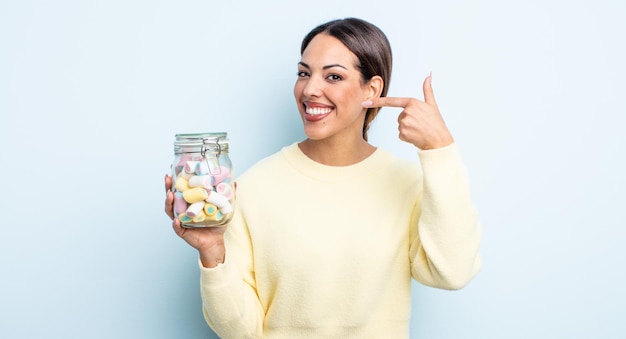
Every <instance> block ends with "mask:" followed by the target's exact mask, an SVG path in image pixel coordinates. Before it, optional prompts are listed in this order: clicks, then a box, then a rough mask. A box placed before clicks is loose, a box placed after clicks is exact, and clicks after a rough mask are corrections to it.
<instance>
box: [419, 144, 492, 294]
mask: <svg viewBox="0 0 626 339" xmlns="http://www.w3.org/2000/svg"><path fill="white" fill-rule="evenodd" d="M419 157H420V162H421V164H422V171H423V191H422V195H421V197H420V198H418V201H417V203H416V206H415V210H414V213H413V216H412V226H411V230H410V237H411V245H410V246H411V247H410V256H411V274H412V276H413V278H414V279H415V280H417V281H418V282H420V283H422V284H424V285H427V286H432V287H436V288H442V289H449V290H456V289H460V288H463V287H464V286H465V285H467V284H468V283H469V281H470V280H471V279H472V278H473V277H474V276H475V275H476V274H477V273H478V272H479V271H480V268H481V257H480V253H479V248H480V238H481V225H480V222H479V220H478V213H477V212H476V210H475V208H474V206H473V205H472V202H471V198H470V189H469V182H468V178H467V172H466V169H465V166H464V164H463V162H462V160H461V156H460V154H459V150H458V147H457V144H455V143H453V144H452V145H449V146H446V147H442V148H438V149H433V150H426V151H420V152H419Z"/></svg>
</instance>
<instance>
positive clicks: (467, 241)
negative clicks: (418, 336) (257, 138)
mask: <svg viewBox="0 0 626 339" xmlns="http://www.w3.org/2000/svg"><path fill="white" fill-rule="evenodd" d="M418 154H419V160H420V161H419V162H417V161H415V162H409V161H406V160H401V159H398V158H396V157H394V156H393V155H391V154H390V153H388V152H386V151H383V150H382V149H380V148H379V149H377V150H376V151H375V152H374V153H373V154H372V155H371V156H370V157H368V158H367V159H365V160H364V161H362V162H360V163H357V164H355V165H351V166H345V167H332V166H325V165H322V164H319V163H316V162H314V161H312V160H311V159H309V158H308V157H307V156H306V155H304V154H303V153H302V152H301V151H300V149H299V147H298V146H297V144H296V143H294V144H292V145H290V146H287V147H285V148H283V149H282V150H281V151H280V152H278V153H276V154H274V155H272V156H269V157H267V158H265V159H263V160H261V161H259V162H258V163H257V164H255V165H254V166H252V167H251V168H250V169H249V170H248V171H246V172H245V173H244V174H243V175H241V176H240V177H239V178H238V180H237V202H236V210H237V211H236V215H235V217H234V219H233V221H232V222H231V224H230V226H229V228H228V230H227V232H226V238H225V239H226V262H225V263H224V264H221V265H219V266H217V267H215V268H212V269H207V268H203V267H202V266H201V268H200V270H201V278H200V280H201V281H200V285H201V294H202V302H203V311H204V316H205V319H206V320H207V323H208V324H209V325H210V326H211V328H213V330H214V331H215V332H216V333H217V334H218V335H219V336H220V337H222V338H235V339H241V338H289V339H294V338H324V339H328V338H342V339H344V338H359V339H363V338H408V336H409V321H410V306H411V297H410V293H411V277H413V278H414V279H416V280H417V281H419V282H420V283H422V284H425V285H428V286H432V287H436V288H442V289H459V288H462V287H463V286H465V285H466V284H467V283H468V282H469V281H470V280H471V279H472V277H474V275H475V274H476V273H478V271H479V270H480V266H481V261H480V255H479V244H480V224H479V221H478V216H477V213H476V211H475V209H474V208H473V205H472V203H471V200H470V192H469V185H468V180H467V175H466V171H465V168H464V165H463V163H462V161H461V157H460V155H459V152H458V148H457V145H456V144H452V145H450V146H447V147H444V148H440V149H436V150H428V151H420V152H419V153H418Z"/></svg>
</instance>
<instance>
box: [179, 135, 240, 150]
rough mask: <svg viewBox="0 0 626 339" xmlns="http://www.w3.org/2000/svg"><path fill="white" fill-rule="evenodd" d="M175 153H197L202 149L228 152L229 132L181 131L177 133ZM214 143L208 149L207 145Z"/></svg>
mask: <svg viewBox="0 0 626 339" xmlns="http://www.w3.org/2000/svg"><path fill="white" fill-rule="evenodd" d="M175 138H176V140H175V141H174V153H176V154H180V153H196V152H200V151H202V150H208V151H210V152H222V151H225V152H228V134H227V133H226V132H204V133H179V134H176V135H175ZM207 145H214V147H213V148H210V149H206V148H205V146H207Z"/></svg>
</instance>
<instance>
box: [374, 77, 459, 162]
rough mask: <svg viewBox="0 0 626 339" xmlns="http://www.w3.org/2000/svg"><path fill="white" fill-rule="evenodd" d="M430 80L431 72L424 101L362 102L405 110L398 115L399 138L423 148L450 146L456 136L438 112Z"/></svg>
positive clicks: (410, 99)
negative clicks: (453, 136)
mask: <svg viewBox="0 0 626 339" xmlns="http://www.w3.org/2000/svg"><path fill="white" fill-rule="evenodd" d="M431 81H432V74H431V75H429V76H428V77H426V79H425V80H424V85H423V87H424V101H421V100H419V99H416V98H396V97H380V98H374V99H372V100H369V101H365V102H363V106H364V107H367V108H369V107H401V108H402V109H403V110H402V112H400V115H399V116H398V131H399V137H400V140H402V141H406V142H408V143H411V144H413V145H415V147H417V148H419V149H421V150H428V149H434V148H439V147H444V146H448V145H450V144H452V143H453V142H454V139H453V138H452V134H450V131H449V130H448V127H447V126H446V124H445V122H444V121H443V117H442V116H441V113H439V108H438V107H437V102H436V101H435V95H434V93H433V88H432V84H431Z"/></svg>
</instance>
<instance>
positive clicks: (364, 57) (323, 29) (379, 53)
mask: <svg viewBox="0 0 626 339" xmlns="http://www.w3.org/2000/svg"><path fill="white" fill-rule="evenodd" d="M320 33H324V34H328V35H330V36H332V37H335V38H336V39H338V40H339V41H341V42H342V43H343V44H344V45H345V46H346V47H347V48H348V49H349V50H350V51H351V52H352V53H354V55H356V57H357V59H358V60H359V64H358V65H356V66H357V68H358V69H359V71H360V72H361V83H362V84H366V83H367V82H368V81H370V80H371V79H372V77H374V76H375V75H378V76H380V77H381V78H383V90H382V92H381V95H380V96H382V97H384V96H386V95H387V90H388V89H389V81H390V80H391V66H392V55H391V45H390V44H389V40H387V36H386V35H385V33H383V31H381V30H380V28H378V27H376V26H375V25H373V24H371V23H369V22H367V21H365V20H362V19H357V18H345V19H336V20H331V21H329V22H327V23H324V24H321V25H319V26H317V27H315V28H314V29H313V30H311V31H310V32H309V34H307V35H306V36H305V37H304V39H303V40H302V45H301V47H300V54H302V53H304V50H305V49H306V47H307V46H308V45H309V43H310V42H311V40H313V38H314V37H315V36H317V35H318V34H320ZM379 110H380V108H379V107H373V108H368V109H367V113H366V114H365V123H364V124H363V138H364V139H365V140H367V130H368V129H369V125H370V123H371V122H372V120H374V118H375V117H376V115H377V114H378V111H379Z"/></svg>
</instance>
